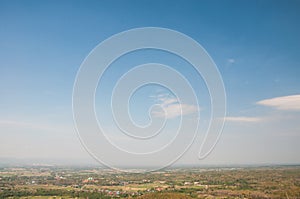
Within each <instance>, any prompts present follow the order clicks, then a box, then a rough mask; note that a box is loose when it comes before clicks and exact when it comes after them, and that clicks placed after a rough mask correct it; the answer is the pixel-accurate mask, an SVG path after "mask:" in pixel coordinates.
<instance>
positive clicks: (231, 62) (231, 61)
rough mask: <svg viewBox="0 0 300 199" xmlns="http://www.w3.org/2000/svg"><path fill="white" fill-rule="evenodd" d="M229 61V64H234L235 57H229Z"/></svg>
mask: <svg viewBox="0 0 300 199" xmlns="http://www.w3.org/2000/svg"><path fill="white" fill-rule="evenodd" d="M227 62H228V63H229V64H234V63H235V59H233V58H230V59H227Z"/></svg>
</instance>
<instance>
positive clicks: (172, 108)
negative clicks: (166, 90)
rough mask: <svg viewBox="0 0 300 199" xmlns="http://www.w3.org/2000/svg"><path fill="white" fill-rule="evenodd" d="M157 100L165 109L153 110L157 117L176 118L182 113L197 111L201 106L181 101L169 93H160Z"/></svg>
mask: <svg viewBox="0 0 300 199" xmlns="http://www.w3.org/2000/svg"><path fill="white" fill-rule="evenodd" d="M156 101H157V103H158V104H160V105H161V107H162V108H163V110H161V111H153V115H154V116H155V117H161V118H165V117H166V118H167V119H170V118H176V117H178V116H181V115H189V114H192V113H197V112H198V111H199V107H197V106H195V105H191V104H184V103H180V102H179V101H178V99H177V98H175V97H170V96H169V95H168V94H159V95H157V96H156Z"/></svg>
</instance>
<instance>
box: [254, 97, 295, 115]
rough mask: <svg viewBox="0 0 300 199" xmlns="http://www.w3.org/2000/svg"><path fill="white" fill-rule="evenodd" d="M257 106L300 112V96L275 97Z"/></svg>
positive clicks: (260, 102)
mask: <svg viewBox="0 0 300 199" xmlns="http://www.w3.org/2000/svg"><path fill="white" fill-rule="evenodd" d="M256 104H259V105H263V106H270V107H274V108H276V109H278V110H290V111H300V95H289V96H283V97H275V98H271V99H265V100H261V101H258V102H257V103H256Z"/></svg>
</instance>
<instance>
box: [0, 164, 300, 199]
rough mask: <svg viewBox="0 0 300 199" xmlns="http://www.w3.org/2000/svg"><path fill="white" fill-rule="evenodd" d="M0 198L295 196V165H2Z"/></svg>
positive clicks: (298, 185)
mask: <svg viewBox="0 0 300 199" xmlns="http://www.w3.org/2000/svg"><path fill="white" fill-rule="evenodd" d="M0 198H32V199H33V198H57V199H58V198H90V199H91V198H136V199H150V198H158V199H160V198H162V199H165V198H172V199H177V198H178V199H179V198H180V199H188V198H289V199H291V198H300V167H298V166H290V167H260V168H211V169H203V168H202V169H200V168H194V169H191V168H189V169H171V170H164V171H158V172H152V173H142V174H132V173H121V172H117V171H111V170H107V169H98V168H88V169H86V168H85V169H83V168H54V167H30V168H1V169H0Z"/></svg>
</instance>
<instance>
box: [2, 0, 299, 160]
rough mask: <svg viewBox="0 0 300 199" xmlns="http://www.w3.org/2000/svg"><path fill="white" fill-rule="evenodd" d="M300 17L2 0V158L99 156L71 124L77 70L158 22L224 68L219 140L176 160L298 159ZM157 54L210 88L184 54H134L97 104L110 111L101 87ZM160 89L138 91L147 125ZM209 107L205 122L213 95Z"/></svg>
mask: <svg viewBox="0 0 300 199" xmlns="http://www.w3.org/2000/svg"><path fill="white" fill-rule="evenodd" d="M299 13H300V3H299V1H145V0H143V1H5V0H1V1H0V60H1V62H0V94H1V98H0V110H1V111H0V138H1V139H0V158H45V157H49V158H50V159H65V158H66V157H68V158H69V159H75V160H77V159H78V160H80V159H87V160H88V161H91V162H92V160H90V158H89V155H88V154H87V153H86V152H85V151H84V150H83V148H82V147H81V145H80V143H79V141H78V139H77V136H76V133H75V130H74V124H73V118H72V89H73V83H74V81H75V77H76V73H77V71H78V69H79V67H80V65H81V63H82V61H83V60H84V58H85V57H86V56H87V55H88V53H89V52H90V51H91V50H92V49H93V48H94V47H95V46H96V45H98V44H99V43H100V42H101V41H103V40H105V39H107V38H108V37H110V36H112V35H113V34H116V33H119V32H121V31H125V30H128V29H131V28H139V27H148V26H151V27H164V28H169V29H174V30H177V31H180V32H182V33H184V34H186V35H188V36H190V37H191V38H193V39H194V40H196V41H197V42H199V43H200V44H201V45H202V46H203V47H204V48H205V49H206V51H207V52H208V53H209V55H210V56H211V57H212V58H213V60H214V61H215V63H216V65H217V66H218V69H219V71H220V73H221V75H222V78H223V81H224V85H225V89H226V95H227V118H226V121H227V123H226V125H225V128H224V132H223V135H222V137H221V139H220V143H219V144H218V145H217V147H216V149H215V150H214V152H213V153H212V154H211V155H210V156H209V157H208V158H207V159H206V160H205V161H204V162H203V161H202V162H201V161H199V160H197V159H196V158H195V157H194V155H195V151H197V150H198V148H199V146H197V145H194V146H192V148H191V150H190V152H188V153H187V154H186V155H185V156H184V157H183V158H182V160H180V161H179V163H193V164H194V163H196V164H198V163H199V164H201V163H216V164H218V163H223V164H229V163H299V162H300V159H299V157H298V155H297V154H298V152H299V151H300V144H299V138H300V126H299V122H298V121H299V119H300V114H299V113H300V108H299V103H300V102H299V99H300V98H299V95H300V79H299V77H300V67H299V65H300V57H299V53H300V48H299V47H300V36H299V35H300V26H299V25H298V24H299V20H300V14H299ZM153 59H154V60H155V61H157V62H162V63H169V64H170V65H172V66H173V67H174V68H175V69H177V70H179V71H180V72H181V73H183V74H185V75H186V76H187V78H188V79H189V80H191V82H192V85H193V87H194V88H195V89H196V90H198V94H197V95H198V97H200V98H201V94H202V93H201V91H202V90H203V92H204V93H205V92H207V91H206V90H205V86H204V84H203V81H202V80H201V78H199V77H198V76H197V75H196V74H194V73H193V70H192V69H190V68H189V67H188V66H186V65H187V64H186V63H184V62H183V61H182V60H181V61H180V60H178V58H174V57H172V55H170V54H164V53H163V52H157V51H146V52H137V53H136V54H135V55H134V54H132V55H131V54H129V55H128V57H127V58H126V57H124V59H120V60H118V62H117V63H115V65H116V68H112V69H111V71H108V72H110V73H108V74H107V76H106V77H107V81H108V83H107V85H105V86H104V87H103V88H102V87H99V92H97V96H96V97H97V99H98V100H99V101H97V107H100V108H101V106H104V107H106V106H105V100H107V99H106V98H105V99H104V98H101V96H102V95H103V93H101V89H103V90H102V92H104V96H106V95H107V96H109V95H110V92H111V88H112V87H113V85H114V82H115V80H116V79H117V78H118V77H119V76H120V75H121V74H122V72H123V71H125V70H127V69H129V68H130V67H131V66H132V65H135V64H141V63H147V62H150V61H152V60H153ZM122 61H123V62H122ZM120 68H121V69H120ZM198 78H199V79H200V80H197V79H198ZM197 81H200V83H199V85H198V83H197ZM156 91H157V88H148V90H145V91H144V92H143V91H141V92H140V93H137V96H138V97H137V98H136V103H137V106H136V108H135V106H134V103H133V105H132V111H133V112H132V113H133V114H135V115H133V118H136V120H137V122H140V123H141V124H145V123H147V121H148V120H147V119H149V118H147V117H144V114H143V113H144V112H145V111H144V110H143V109H142V107H148V106H149V105H150V104H151V103H152V102H151V98H149V96H150V94H154V95H155V94H157V92H156ZM151 92H152V93H151ZM206 95H207V93H206ZM293 96H294V97H293ZM284 97H285V98H284ZM274 98H276V99H274ZM147 100H148V101H147ZM262 100H269V101H262ZM202 103H203V104H200V106H201V108H204V109H203V110H204V112H203V115H204V120H205V119H207V118H208V115H209V114H208V113H207V115H206V113H205V110H206V109H205V107H206V106H207V105H208V101H207V100H205V99H204V100H202ZM106 108H107V107H106ZM98 114H101V112H99V111H98ZM205 116H207V118H205ZM104 117H105V118H106V115H104ZM140 118H142V119H140ZM106 119H108V117H107V118H106ZM177 119H178V118H177ZM177 119H176V118H175V120H174V121H173V123H176V122H175V121H176V120H177ZM107 125H108V126H109V128H110V125H111V124H109V123H107ZM199 139H200V138H199ZM53 146H55V147H54V149H53ZM66 149H68V150H66ZM70 151H72V152H70Z"/></svg>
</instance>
